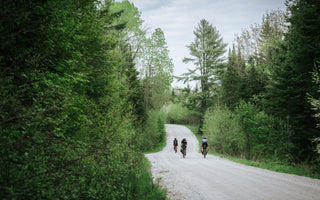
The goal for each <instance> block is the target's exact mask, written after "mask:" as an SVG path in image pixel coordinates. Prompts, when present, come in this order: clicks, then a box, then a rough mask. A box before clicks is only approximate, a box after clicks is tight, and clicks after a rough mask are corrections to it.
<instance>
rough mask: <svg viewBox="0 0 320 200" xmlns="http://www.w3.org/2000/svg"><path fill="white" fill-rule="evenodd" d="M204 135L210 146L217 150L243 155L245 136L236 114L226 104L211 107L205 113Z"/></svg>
mask: <svg viewBox="0 0 320 200" xmlns="http://www.w3.org/2000/svg"><path fill="white" fill-rule="evenodd" d="M204 135H205V136H206V137H207V138H208V141H209V144H210V145H209V148H210V149H213V150H214V151H215V152H218V153H223V154H227V155H233V156H242V153H243V152H244V149H245V137H244V135H242V134H241V126H240V124H239V123H238V122H237V120H236V119H235V115H234V114H233V113H232V112H231V111H230V110H229V109H228V108H226V107H224V106H215V107H212V108H210V109H209V110H208V111H207V112H206V115H205V121H204Z"/></svg>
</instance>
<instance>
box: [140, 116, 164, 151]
mask: <svg viewBox="0 0 320 200" xmlns="http://www.w3.org/2000/svg"><path fill="white" fill-rule="evenodd" d="M165 122H166V118H165V115H164V113H163V112H162V111H158V110H151V111H149V112H148V114H147V120H146V123H145V126H144V128H143V131H142V133H141V134H139V135H138V138H137V144H139V148H140V150H141V151H143V152H147V151H151V150H154V149H155V148H157V147H158V146H162V145H161V144H163V143H165V141H166V131H165V126H164V124H165Z"/></svg>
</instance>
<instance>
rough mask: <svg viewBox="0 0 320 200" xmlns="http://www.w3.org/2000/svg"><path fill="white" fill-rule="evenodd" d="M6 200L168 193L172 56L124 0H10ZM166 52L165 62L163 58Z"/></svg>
mask: <svg viewBox="0 0 320 200" xmlns="http://www.w3.org/2000/svg"><path fill="white" fill-rule="evenodd" d="M0 16H1V20H0V27H1V28H0V32H1V34H0V44H1V50H0V51H1V53H0V65H1V68H0V70H1V73H0V74H1V79H0V82H1V83H0V87H1V89H0V90H1V93H0V94H1V101H0V102H1V103H0V109H1V110H0V113H1V118H0V126H1V127H0V130H1V136H0V137H1V143H0V149H1V150H0V163H1V165H0V174H1V175H0V176H1V178H0V198H1V199H165V196H166V195H165V192H164V191H162V190H160V189H159V188H158V187H157V185H156V184H154V183H153V182H152V177H151V174H150V172H149V171H148V168H149V166H148V165H149V164H148V163H147V162H146V159H145V158H144V154H143V152H148V151H151V150H154V149H155V148H157V147H158V146H159V144H164V143H165V141H164V139H165V130H164V123H165V118H164V115H163V114H161V112H160V109H159V108H160V107H162V105H163V104H164V102H165V101H166V98H161V99H159V98H158V97H159V96H162V97H164V96H168V99H169V97H170V95H167V94H170V92H169V89H170V85H171V82H172V80H173V79H172V70H173V65H172V61H171V59H170V58H169V56H168V49H167V46H166V42H165V39H164V34H163V32H162V30H161V29H156V30H153V31H151V33H147V30H146V29H145V28H144V26H143V21H142V20H141V18H140V13H139V11H138V10H137V8H135V7H134V5H133V4H131V3H129V2H127V1H125V2H121V3H119V2H118V3H117V2H113V1H103V3H102V1H97V0H66V1H60V0H49V1H47V0H43V1H19V0H16V1H12V0H4V1H1V9H0ZM160 57H161V59H162V60H159V58H160Z"/></svg>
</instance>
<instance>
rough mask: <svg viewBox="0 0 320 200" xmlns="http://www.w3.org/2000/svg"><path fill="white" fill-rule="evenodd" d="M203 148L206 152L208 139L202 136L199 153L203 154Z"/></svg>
mask: <svg viewBox="0 0 320 200" xmlns="http://www.w3.org/2000/svg"><path fill="white" fill-rule="evenodd" d="M203 149H206V152H207V153H208V140H207V138H206V137H204V138H203V139H202V140H201V153H202V154H203Z"/></svg>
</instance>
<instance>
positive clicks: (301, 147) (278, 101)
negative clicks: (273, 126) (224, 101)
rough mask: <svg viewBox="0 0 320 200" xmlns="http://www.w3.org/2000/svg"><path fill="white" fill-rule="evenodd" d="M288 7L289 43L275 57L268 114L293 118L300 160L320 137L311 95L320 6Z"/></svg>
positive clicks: (300, 3)
mask: <svg viewBox="0 0 320 200" xmlns="http://www.w3.org/2000/svg"><path fill="white" fill-rule="evenodd" d="M287 6H288V10H289V11H290V15H289V17H288V22H289V23H290V25H289V27H288V33H287V34H286V37H285V43H284V44H281V45H280V47H279V48H278V52H277V54H276V55H277V56H274V58H275V59H276V62H275V63H277V65H276V67H275V69H274V71H273V73H272V76H271V80H270V82H269V84H268V86H267V94H266V98H267V99H266V103H265V104H266V105H267V108H268V109H267V111H268V112H270V113H272V114H274V115H276V116H280V117H282V118H283V119H287V118H289V119H290V124H291V125H292V128H293V129H294V131H295V133H294V136H293V138H292V139H293V143H294V145H295V151H294V152H293V153H294V155H295V157H296V159H297V160H298V161H299V160H305V159H308V158H309V157H310V155H311V154H312V149H311V143H310V142H311V139H312V138H313V137H315V136H318V135H319V131H317V130H315V121H314V118H313V115H314V112H313V111H312V109H311V106H310V104H309V103H308V98H307V94H314V93H315V92H316V91H317V88H316V87H315V85H314V84H313V82H312V77H311V76H312V71H313V69H314V64H315V61H316V59H317V58H319V56H320V48H319V44H320V21H319V20H320V19H319V17H318V13H319V9H320V3H319V1H318V0H315V1H306V0H298V1H288V4H287Z"/></svg>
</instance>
